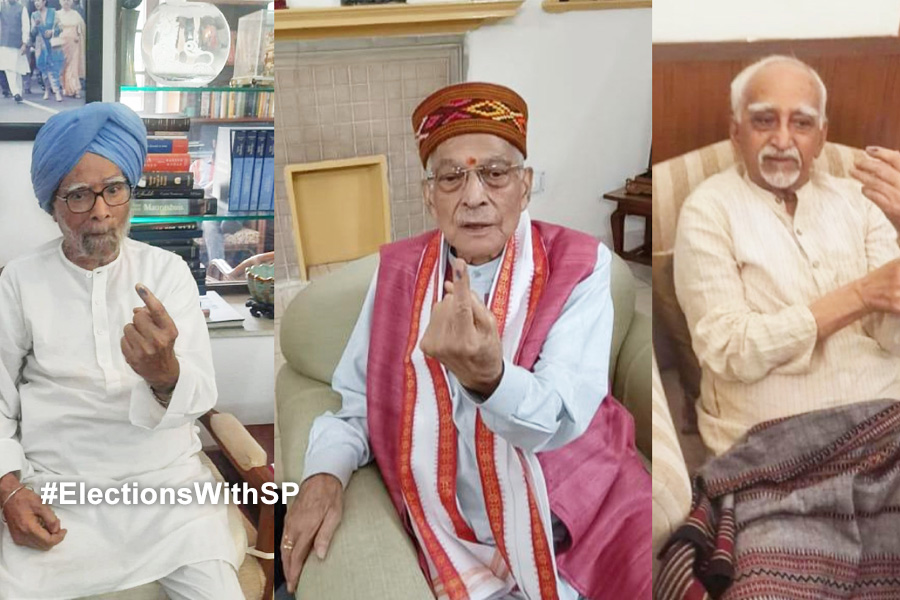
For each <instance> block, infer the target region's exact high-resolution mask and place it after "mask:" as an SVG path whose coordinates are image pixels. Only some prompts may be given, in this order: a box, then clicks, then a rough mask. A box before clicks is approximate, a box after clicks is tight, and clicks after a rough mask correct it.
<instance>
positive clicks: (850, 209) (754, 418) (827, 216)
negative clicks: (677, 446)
mask: <svg viewBox="0 0 900 600" xmlns="http://www.w3.org/2000/svg"><path fill="white" fill-rule="evenodd" d="M860 187H861V186H860V184H858V183H856V182H855V181H854V180H851V179H838V178H835V177H832V176H830V175H827V174H823V173H814V175H813V178H812V179H811V181H810V182H809V183H807V184H806V185H804V186H803V187H802V188H801V189H800V190H799V191H798V192H797V197H798V202H797V209H796V212H795V215H794V216H793V218H792V217H791V216H790V215H789V214H788V213H787V210H786V209H785V206H784V204H783V203H781V202H780V201H779V200H778V199H777V198H776V197H775V195H774V194H771V193H769V192H766V191H765V190H763V189H762V188H760V187H758V186H756V185H755V184H753V183H752V182H750V180H749V179H747V178H746V177H743V176H742V175H741V173H740V171H739V168H738V167H732V168H731V169H729V170H728V171H725V172H723V173H720V174H718V175H715V176H713V177H710V178H709V179H708V180H707V181H705V182H703V184H702V185H700V186H699V187H698V188H697V189H696V190H695V191H694V192H693V193H692V194H691V196H690V197H689V198H688V199H687V201H686V202H685V204H684V207H683V208H682V210H681V216H680V218H679V221H678V231H677V236H676V240H675V259H674V260H675V264H674V269H675V289H676V293H677V296H678V301H679V303H680V304H681V307H682V309H683V310H684V314H685V317H686V318H687V323H688V326H689V327H690V331H691V338H692V342H693V347H694V352H695V353H696V355H697V358H698V359H699V361H700V365H701V367H702V369H703V377H702V384H701V398H700V400H699V402H698V411H697V413H698V418H699V426H700V433H701V435H702V437H703V441H704V443H705V444H706V446H707V447H708V448H709V449H710V450H712V451H713V452H715V453H716V454H721V453H722V452H724V451H725V450H727V449H728V448H730V447H731V446H732V445H733V444H734V443H735V442H736V441H737V440H738V439H739V438H740V437H741V436H742V435H743V434H744V433H745V432H746V431H747V430H748V429H749V428H750V427H752V426H753V425H755V424H757V423H759V422H762V421H766V420H769V419H775V418H779V417H786V416H789V415H795V414H798V413H802V412H807V411H811V410H817V409H821V408H829V407H832V406H837V405H841V404H848V403H852V402H859V401H864V400H872V399H876V398H898V399H900V358H898V354H900V352H898V350H900V340H898V339H897V338H898V333H900V320H898V318H897V317H896V316H886V315H883V314H879V315H875V316H871V317H867V318H865V319H862V320H859V321H856V322H855V323H853V324H851V325H849V326H847V327H845V328H844V329H842V330H840V331H838V332H837V333H835V334H834V335H832V336H831V337H829V338H827V339H826V340H824V341H823V342H821V343H819V344H816V336H817V329H816V322H815V319H814V318H813V315H812V312H811V311H810V309H809V305H810V304H811V303H812V302H813V301H815V300H817V299H819V298H821V297H822V296H824V295H825V294H826V293H828V292H830V291H832V290H834V289H836V288H838V287H841V286H843V285H845V284H848V283H850V282H851V281H853V280H856V279H859V278H860V277H862V276H863V275H865V274H866V273H867V272H869V271H871V270H873V269H875V268H877V267H879V266H881V265H883V264H884V263H886V262H888V261H890V260H892V259H894V258H897V257H898V256H900V248H898V246H897V232H896V231H895V230H894V228H893V227H892V226H891V224H890V223H889V222H888V220H887V219H886V218H885V216H884V214H883V213H882V212H881V210H880V209H879V208H877V207H876V206H875V205H874V204H872V203H871V202H870V201H869V200H868V199H866V198H865V197H864V196H863V195H862V193H861V192H860Z"/></svg>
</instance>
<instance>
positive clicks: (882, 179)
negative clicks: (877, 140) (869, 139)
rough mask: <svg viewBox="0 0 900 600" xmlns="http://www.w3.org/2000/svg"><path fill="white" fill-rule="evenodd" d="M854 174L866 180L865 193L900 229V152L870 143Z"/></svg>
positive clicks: (855, 167)
mask: <svg viewBox="0 0 900 600" xmlns="http://www.w3.org/2000/svg"><path fill="white" fill-rule="evenodd" d="M850 175H851V176H853V177H854V178H855V179H858V180H859V181H861V182H862V184H863V188H862V193H863V195H864V196H865V197H866V198H868V199H869V200H871V201H872V202H874V203H875V204H876V205H877V206H878V208H880V209H881V210H882V212H884V215H885V216H886V217H887V218H888V220H889V221H890V222H891V223H892V224H893V225H894V228H895V229H897V231H900V152H897V151H896V150H888V149H887V148H880V147H878V146H869V147H868V148H866V154H865V156H863V157H861V158H859V159H857V160H856V163H855V166H854V168H851V169H850Z"/></svg>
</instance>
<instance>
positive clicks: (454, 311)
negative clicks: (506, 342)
mask: <svg viewBox="0 0 900 600" xmlns="http://www.w3.org/2000/svg"><path fill="white" fill-rule="evenodd" d="M451 262H452V266H453V282H452V283H450V282H447V283H445V284H444V288H445V295H444V299H443V300H441V301H440V302H438V303H437V304H436V305H435V306H434V308H433V309H432V311H431V320H430V321H429V323H428V328H427V329H426V330H425V334H424V335H423V336H422V341H421V342H420V344H419V347H420V348H421V349H422V352H424V353H425V355H426V356H430V357H433V358H435V359H437V360H438V361H439V362H440V363H441V364H443V365H444V366H445V367H447V369H449V370H450V371H451V372H452V373H453V374H454V375H455V376H456V378H457V379H458V380H459V382H460V383H461V384H462V385H463V386H464V387H465V388H467V389H469V390H471V391H473V392H476V393H478V394H479V395H481V396H483V397H485V398H487V397H488V396H490V395H491V394H492V393H494V390H495V389H497V386H498V385H499V384H500V378H501V377H502V376H503V348H502V345H501V343H500V335H499V334H498V332H497V322H496V320H495V319H494V315H493V314H491V311H490V310H489V309H488V308H487V307H486V306H485V305H484V303H483V302H482V301H481V300H480V299H479V298H478V297H477V296H476V295H475V294H474V292H472V290H471V289H470V288H469V273H468V271H467V270H466V263H465V261H464V260H462V259H461V258H457V259H454V260H453V261H451Z"/></svg>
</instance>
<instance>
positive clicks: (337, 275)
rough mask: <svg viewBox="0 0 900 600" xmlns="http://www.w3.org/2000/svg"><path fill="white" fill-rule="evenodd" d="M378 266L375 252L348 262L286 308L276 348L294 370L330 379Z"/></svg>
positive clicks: (301, 294) (309, 286)
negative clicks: (277, 347) (278, 345)
mask: <svg viewBox="0 0 900 600" xmlns="http://www.w3.org/2000/svg"><path fill="white" fill-rule="evenodd" d="M377 264H378V255H377V254H372V255H371V256H367V257H365V258H361V259H359V260H355V261H353V262H351V263H348V264H347V265H345V266H343V267H342V268H340V269H338V270H336V271H334V272H332V273H329V274H328V276H326V277H323V278H322V279H318V280H316V281H315V282H313V283H311V284H310V285H308V286H307V287H306V288H304V289H303V290H301V291H300V292H299V293H298V294H297V296H296V297H295V298H294V301H293V302H291V304H290V305H289V306H288V307H287V309H286V310H285V311H284V314H283V315H282V317H281V332H280V333H281V335H280V338H281V352H282V353H283V354H284V358H285V360H286V361H287V362H288V364H290V365H291V367H293V369H294V370H295V371H297V372H298V373H302V374H303V375H306V376H307V377H310V378H312V379H315V380H317V381H320V382H323V383H328V384H330V383H331V376H332V374H333V373H334V369H335V367H336V366H337V363H338V361H339V360H340V358H341V354H343V352H344V346H346V345H347V340H349V339H350V333H351V332H352V331H353V326H354V325H356V321H357V319H358V318H359V313H360V310H361V309H362V304H363V300H365V297H366V291H367V290H368V289H369V284H370V283H371V281H372V276H373V274H374V273H375V267H376V265H377Z"/></svg>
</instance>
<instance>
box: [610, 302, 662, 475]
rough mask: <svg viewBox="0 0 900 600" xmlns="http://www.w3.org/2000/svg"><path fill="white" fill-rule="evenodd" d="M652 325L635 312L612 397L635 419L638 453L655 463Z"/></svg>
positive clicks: (619, 358)
mask: <svg viewBox="0 0 900 600" xmlns="http://www.w3.org/2000/svg"><path fill="white" fill-rule="evenodd" d="M651 323H652V322H651V320H650V317H648V316H647V315H645V314H643V313H640V312H637V311H635V313H634V317H633V318H632V320H631V325H630V326H629V327H628V332H627V333H626V334H625V341H624V342H622V348H621V349H620V350H619V357H618V359H617V360H616V371H615V373H614V374H613V380H612V383H613V389H612V393H613V396H615V398H616V399H617V400H619V402H621V403H622V404H623V405H624V406H625V408H627V409H628V411H629V412H631V414H632V416H633V417H634V433H635V443H636V445H637V447H638V450H640V451H641V452H642V453H643V454H644V456H645V457H647V458H648V459H651V460H652V457H653V455H652V451H653V450H652V448H653V440H652V432H651V427H652V419H651V402H652V397H651V396H652V394H651V390H650V381H649V378H648V377H647V373H649V372H650V363H651V358H652V354H653V348H652V344H651V335H652V332H651V329H652V327H651Z"/></svg>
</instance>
